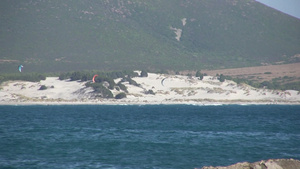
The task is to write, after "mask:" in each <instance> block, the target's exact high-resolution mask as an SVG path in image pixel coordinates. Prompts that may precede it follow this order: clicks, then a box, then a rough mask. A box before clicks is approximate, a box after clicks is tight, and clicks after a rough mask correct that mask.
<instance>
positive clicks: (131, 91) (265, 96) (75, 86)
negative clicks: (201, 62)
mask: <svg viewBox="0 0 300 169" xmlns="http://www.w3.org/2000/svg"><path fill="white" fill-rule="evenodd" d="M133 80H134V81H136V82H137V84H138V85H131V84H129V83H128V82H123V83H122V84H123V85H124V86H126V88H127V90H128V91H127V92H126V97H125V98H122V99H116V98H109V99H106V98H102V97H99V93H96V92H95V91H94V89H93V88H91V87H86V85H85V83H86V82H82V81H70V80H59V78H58V77H47V78H46V80H42V81H40V82H26V81H8V82H5V83H3V84H2V85H1V86H0V105H204V106H205V105H300V92H299V91H295V90H286V91H281V90H269V89H264V88H262V89H258V88H254V87H251V86H249V85H246V84H237V83H235V82H233V81H230V80H225V81H224V82H220V81H219V80H218V79H217V78H216V77H213V76H205V77H204V79H203V80H199V79H198V78H196V77H190V76H182V75H165V74H154V73H149V75H148V77H135V78H133ZM120 81H121V79H115V83H116V84H117V83H119V82H120ZM162 81H163V84H162ZM41 86H47V87H48V88H47V89H46V90H40V88H41ZM149 91H151V92H149ZM110 92H111V93H112V94H113V96H116V95H117V94H119V93H121V92H123V91H121V90H120V89H119V90H117V88H114V89H110ZM100 95H101V93H100Z"/></svg>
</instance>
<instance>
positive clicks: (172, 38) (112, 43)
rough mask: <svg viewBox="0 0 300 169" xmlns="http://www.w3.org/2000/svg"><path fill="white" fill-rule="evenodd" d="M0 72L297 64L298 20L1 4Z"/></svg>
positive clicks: (256, 13)
mask: <svg viewBox="0 0 300 169" xmlns="http://www.w3.org/2000/svg"><path fill="white" fill-rule="evenodd" d="M0 32H1V33H0V72H13V71H16V70H17V69H16V67H17V66H18V65H19V64H22V65H23V66H24V68H23V70H24V71H28V72H34V71H39V72H49V71H50V72H55V71H71V70H93V69H97V70H125V69H131V70H132V69H149V70H153V69H154V70H168V69H171V70H199V69H216V68H233V67H246V66H254V65H255V66H257V65H261V64H275V63H290V62H298V61H300V59H299V57H297V56H299V55H297V54H300V20H299V19H297V18H294V17H291V16H288V15H286V14H283V13H281V12H279V11H276V10H274V9H272V8H269V7H267V6H264V5H263V4H260V3H258V2H256V1H254V0H222V1H220V0H209V1H208V0H172V1H165V0H151V1H149V0H101V1H99V0H89V1H86V0H76V1H73V0H64V1H51V0H23V1H18V0H1V1H0Z"/></svg>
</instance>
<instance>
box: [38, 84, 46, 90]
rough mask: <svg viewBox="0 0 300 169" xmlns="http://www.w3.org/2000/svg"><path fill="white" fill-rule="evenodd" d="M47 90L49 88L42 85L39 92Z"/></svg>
mask: <svg viewBox="0 0 300 169" xmlns="http://www.w3.org/2000/svg"><path fill="white" fill-rule="evenodd" d="M46 89H47V86H45V85H42V86H41V87H40V88H39V90H46Z"/></svg>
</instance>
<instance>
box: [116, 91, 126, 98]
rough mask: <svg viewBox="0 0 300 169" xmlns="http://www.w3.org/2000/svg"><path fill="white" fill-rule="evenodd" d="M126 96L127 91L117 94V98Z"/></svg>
mask: <svg viewBox="0 0 300 169" xmlns="http://www.w3.org/2000/svg"><path fill="white" fill-rule="evenodd" d="M123 98H126V93H124V92H122V93H119V94H117V95H116V97H115V99H123Z"/></svg>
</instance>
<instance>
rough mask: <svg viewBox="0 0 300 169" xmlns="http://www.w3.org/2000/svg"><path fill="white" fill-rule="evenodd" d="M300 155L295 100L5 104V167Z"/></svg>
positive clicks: (0, 126) (0, 128) (1, 133)
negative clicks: (206, 103)
mask: <svg viewBox="0 0 300 169" xmlns="http://www.w3.org/2000/svg"><path fill="white" fill-rule="evenodd" d="M274 158H275V159H277V158H288V159H289V158H294V159H298V160H299V159H300V106H298V105H247V106H242V105H218V106H195V105H114V106H113V105H59V106H37V105H35V106H0V168H18V169H19V168H26V169H27V168H49V169H50V168H51V169H55V168H63V169H65V168H107V169H108V168H112V169H126V168H128V169H143V168H155V169H168V168H170V169H183V168H185V169H188V168H195V167H199V168H201V167H203V166H219V165H221V166H226V165H231V164H233V163H237V162H243V161H248V162H255V161H260V160H266V159H274Z"/></svg>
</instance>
